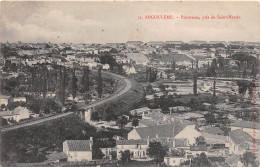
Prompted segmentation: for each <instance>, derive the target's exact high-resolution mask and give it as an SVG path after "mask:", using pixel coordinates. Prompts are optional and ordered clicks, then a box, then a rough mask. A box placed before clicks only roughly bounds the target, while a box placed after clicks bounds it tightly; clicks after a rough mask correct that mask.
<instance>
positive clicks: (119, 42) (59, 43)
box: [0, 40, 260, 44]
mask: <svg viewBox="0 0 260 167" xmlns="http://www.w3.org/2000/svg"><path fill="white" fill-rule="evenodd" d="M170 41H180V42H183V43H190V42H192V41H205V40H191V41H181V40H167V41H159V40H155V41H147V42H144V41H140V42H143V43H144V44H145V43H148V42H164V43H166V42H170ZM7 42H8V43H18V42H21V43H33V44H37V43H39V44H40V43H52V44H63V43H65V44H109V43H111V44H112V43H118V44H121V43H127V42H139V41H138V40H136V41H125V42H105V43H95V42H92V43H91V42H88V43H86V42H79V43H77V42H51V41H43V42H25V41H12V42H10V41H9V40H7V41H0V43H7ZM205 42H207V43H209V42H225V43H230V42H245V43H260V41H242V40H237V41H223V40H222V41H221V40H214V41H205Z"/></svg>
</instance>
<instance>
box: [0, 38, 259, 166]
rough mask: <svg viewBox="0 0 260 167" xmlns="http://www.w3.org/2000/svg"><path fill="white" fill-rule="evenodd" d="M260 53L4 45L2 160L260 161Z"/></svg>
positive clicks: (232, 48)
mask: <svg viewBox="0 0 260 167" xmlns="http://www.w3.org/2000/svg"><path fill="white" fill-rule="evenodd" d="M259 56H260V43H253V42H244V41H230V42H224V41H209V42H207V41H190V42H188V43H187V42H182V41H150V42H147V43H144V42H142V41H128V42H126V43H106V44H83V43H81V44H73V43H60V44H58V43H23V42H16V43H10V42H8V41H7V42H5V43H1V81H2V84H1V111H0V117H1V133H3V135H1V136H2V137H4V138H2V139H1V141H2V142H3V141H4V142H5V143H2V144H1V145H2V146H3V147H1V152H2V153H1V162H4V164H10V163H11V164H13V163H16V164H19V163H34V164H35V163H38V165H42V166H44V165H46V166H48V165H50V164H52V163H60V164H61V165H62V164H63V165H65V166H66V164H67V163H75V162H77V163H78V164H81V165H84V163H85V165H86V164H87V165H98V164H101V166H116V165H120V164H123V165H124V164H125V165H126V164H129V165H131V164H132V166H138V165H143V163H147V164H148V163H155V164H160V165H165V166H230V167H234V166H247V165H249V164H250V165H252V166H258V165H259V157H260V156H259V148H260V135H259V134H260V122H259V109H258V108H259V97H260V92H259V82H258V79H259V73H258V71H259V61H260V59H259V58H260V57H259ZM128 82H129V83H128ZM112 97H113V98H112ZM114 99H116V100H114ZM118 99H120V100H118ZM63 114H67V115H64V117H68V118H62V120H59V119H60V117H59V118H58V117H57V116H59V115H61V116H62V117H63ZM56 119H57V120H56ZM64 119H67V121H70V123H67V122H66V121H65V120H64ZM51 120H54V122H52V121H51ZM55 120H56V122H55ZM62 122H63V123H62ZM64 122H65V123H64ZM79 122H81V123H80V124H79ZM38 124H39V125H38ZM44 124H46V125H44ZM31 126H33V129H32V130H30V127H31ZM43 126H46V127H43ZM49 126H55V128H54V129H53V130H54V131H53V133H54V134H55V135H54V136H55V138H53V139H48V138H46V139H45V138H44V139H43V140H42V139H40V138H38V137H40V136H31V134H33V132H34V131H36V130H37V129H39V128H43V129H46V128H47V127H49ZM66 126H69V127H67V128H65V127H66ZM22 128H29V129H27V130H26V129H25V130H24V131H22V132H23V133H24V135H25V136H24V135H22V134H21V131H20V130H19V129H22ZM64 128H65V129H64ZM75 128H76V129H75ZM47 129H48V128H47ZM63 129H64V130H65V131H64V130H63ZM66 129H67V130H66ZM51 131H52V130H51ZM16 133H17V134H16ZM18 133H19V134H18ZM37 133H39V132H37ZM50 133H52V132H50ZM61 133H66V134H64V135H65V136H64V135H62V137H61V136H60V137H59V136H58V135H59V134H61ZM15 134H16V135H15ZM5 135H6V137H5ZM40 135H43V134H40ZM15 136H20V137H21V140H22V141H19V140H18V141H16V142H15V143H16V144H17V146H15V147H16V148H19V147H20V146H18V144H19V143H20V145H21V143H24V144H23V145H22V147H21V148H19V150H21V151H19V152H18V150H17V149H15V148H13V146H12V148H13V149H9V148H8V147H11V146H10V144H11V143H10V142H11V141H13V140H17V137H16V138H14V137H15ZM29 136H30V137H32V138H35V141H36V143H35V142H34V143H28V142H29V141H30V139H25V138H28V137H29ZM46 136H48V134H46ZM11 138H13V139H11ZM57 138H59V140H56V141H55V139H57ZM6 140H10V141H6ZM37 140H42V142H40V141H39V142H38V141H37ZM2 148H3V149H2Z"/></svg>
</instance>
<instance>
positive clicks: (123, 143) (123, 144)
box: [116, 139, 149, 159]
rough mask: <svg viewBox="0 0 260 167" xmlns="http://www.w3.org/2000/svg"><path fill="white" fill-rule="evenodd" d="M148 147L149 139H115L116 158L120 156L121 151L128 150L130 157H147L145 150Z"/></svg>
mask: <svg viewBox="0 0 260 167" xmlns="http://www.w3.org/2000/svg"><path fill="white" fill-rule="evenodd" d="M148 147H149V139H147V140H117V141H116V151H117V159H120V158H121V152H124V151H125V150H129V151H130V153H131V158H132V159H142V158H147V155H146V150H147V148H148Z"/></svg>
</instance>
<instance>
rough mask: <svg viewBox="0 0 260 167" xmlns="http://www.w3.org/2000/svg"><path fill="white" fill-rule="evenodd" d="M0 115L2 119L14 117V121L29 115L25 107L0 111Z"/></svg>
mask: <svg viewBox="0 0 260 167" xmlns="http://www.w3.org/2000/svg"><path fill="white" fill-rule="evenodd" d="M0 117H2V118H4V119H7V120H8V119H14V121H16V122H19V121H20V120H22V119H27V118H29V117H30V113H29V110H28V109H27V108H25V107H20V106H19V107H16V108H15V109H14V110H12V111H3V112H0Z"/></svg>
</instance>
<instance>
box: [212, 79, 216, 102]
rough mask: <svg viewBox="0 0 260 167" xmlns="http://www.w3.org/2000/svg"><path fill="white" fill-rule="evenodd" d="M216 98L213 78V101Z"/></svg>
mask: <svg viewBox="0 0 260 167" xmlns="http://www.w3.org/2000/svg"><path fill="white" fill-rule="evenodd" d="M215 97H216V78H215V77H214V81H213V100H215Z"/></svg>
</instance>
